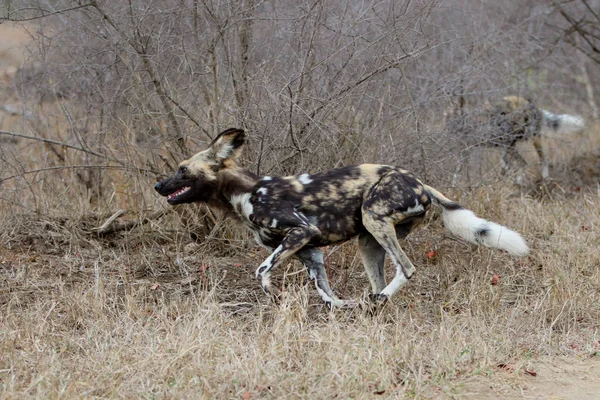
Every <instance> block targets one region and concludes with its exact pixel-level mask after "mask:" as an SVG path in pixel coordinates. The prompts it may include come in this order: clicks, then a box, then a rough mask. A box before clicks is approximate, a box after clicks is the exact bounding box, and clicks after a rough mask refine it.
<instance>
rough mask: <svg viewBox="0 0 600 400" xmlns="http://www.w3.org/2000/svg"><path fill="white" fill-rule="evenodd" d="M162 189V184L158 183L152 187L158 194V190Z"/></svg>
mask: <svg viewBox="0 0 600 400" xmlns="http://www.w3.org/2000/svg"><path fill="white" fill-rule="evenodd" d="M162 187H163V183H162V182H158V183H157V184H156V185H154V190H156V191H157V192H160V190H161V189H162Z"/></svg>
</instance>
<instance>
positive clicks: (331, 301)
mask: <svg viewBox="0 0 600 400" xmlns="http://www.w3.org/2000/svg"><path fill="white" fill-rule="evenodd" d="M308 275H309V276H310V277H311V278H312V280H313V281H315V287H316V288H317V293H319V296H321V299H322V300H323V301H324V302H325V303H329V304H331V305H332V306H334V307H341V306H343V305H344V301H343V300H340V299H338V298H334V297H330V296H329V295H328V294H327V293H325V291H324V290H323V289H321V287H320V286H319V283H318V281H317V275H316V274H315V271H314V270H310V271H309V272H308Z"/></svg>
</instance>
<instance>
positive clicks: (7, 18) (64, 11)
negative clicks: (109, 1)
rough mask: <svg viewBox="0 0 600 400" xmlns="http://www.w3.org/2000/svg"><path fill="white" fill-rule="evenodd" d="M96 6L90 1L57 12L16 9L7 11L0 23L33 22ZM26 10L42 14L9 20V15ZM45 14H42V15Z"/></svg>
mask: <svg viewBox="0 0 600 400" xmlns="http://www.w3.org/2000/svg"><path fill="white" fill-rule="evenodd" d="M94 5H96V2H95V1H92V2H90V3H87V4H81V5H78V6H75V7H71V8H64V9H62V10H57V11H48V10H44V9H43V8H41V7H23V8H18V9H16V10H14V11H9V14H8V15H7V17H6V18H2V17H0V23H2V22H3V21H12V22H27V21H34V20H36V19H42V18H46V17H50V16H52V15H56V14H64V13H66V12H69V11H74V10H79V9H81V8H86V7H90V6H94ZM27 10H36V11H40V12H41V13H42V15H38V16H37V17H30V18H11V16H10V15H11V14H16V13H18V12H22V11H27ZM45 12H46V13H47V14H44V13H45Z"/></svg>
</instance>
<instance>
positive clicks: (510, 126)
mask: <svg viewBox="0 0 600 400" xmlns="http://www.w3.org/2000/svg"><path fill="white" fill-rule="evenodd" d="M444 127H445V131H446V132H447V133H451V134H456V135H460V137H461V139H462V138H464V136H465V135H467V136H469V141H470V142H472V143H473V144H469V145H468V148H467V150H464V151H463V152H462V154H461V160H460V161H459V164H458V167H457V168H456V171H455V173H454V176H453V179H452V184H453V185H454V186H456V185H457V184H458V183H459V181H460V177H461V171H462V169H463V168H464V167H465V164H466V163H468V159H469V157H470V151H471V149H472V148H473V147H476V146H485V147H498V148H500V149H501V151H502V157H501V171H500V172H501V173H502V174H503V175H505V174H506V173H507V172H508V170H509V168H510V163H511V161H512V162H516V163H517V164H518V166H519V168H520V171H519V174H518V176H517V181H516V182H517V184H522V182H523V167H525V166H526V165H527V163H526V161H525V160H524V159H523V157H522V156H521V155H520V154H519V152H518V150H517V147H516V145H517V143H518V142H520V141H527V140H530V139H532V140H533V146H534V148H535V150H536V152H537V155H538V157H539V158H540V163H541V175H542V178H543V179H544V181H546V180H547V179H548V178H549V166H548V159H547V157H546V154H544V150H543V147H542V137H543V136H550V137H552V136H553V135H559V136H561V135H569V134H573V133H578V132H581V131H582V130H583V129H584V128H585V121H584V119H583V118H582V117H580V116H577V115H570V114H554V113H552V112H550V111H547V110H543V109H540V108H538V107H537V106H536V105H535V104H534V103H533V102H532V101H531V100H529V99H526V98H523V97H520V96H506V97H504V98H502V99H501V100H499V101H496V102H494V103H486V104H485V105H484V106H483V107H482V108H481V109H474V107H469V105H468V104H467V102H466V100H465V98H464V96H458V100H457V101H456V102H455V104H454V106H453V107H451V109H450V110H448V111H446V112H445V113H444Z"/></svg>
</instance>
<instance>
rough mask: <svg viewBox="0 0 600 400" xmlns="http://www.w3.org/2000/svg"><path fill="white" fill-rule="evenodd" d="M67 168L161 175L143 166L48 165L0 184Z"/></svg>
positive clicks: (5, 179)
mask: <svg viewBox="0 0 600 400" xmlns="http://www.w3.org/2000/svg"><path fill="white" fill-rule="evenodd" d="M65 169H113V170H123V171H137V172H145V173H149V174H153V175H160V173H158V172H156V171H153V170H150V169H142V168H132V167H128V166H126V165H93V164H92V165H60V166H57V167H46V168H39V169H33V170H30V171H24V172H21V173H20V174H16V175H11V176H9V177H7V178H2V179H0V185H1V184H2V183H4V182H6V181H10V180H12V179H16V178H21V177H23V176H24V175H31V174H36V173H38V172H48V171H60V170H65Z"/></svg>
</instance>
